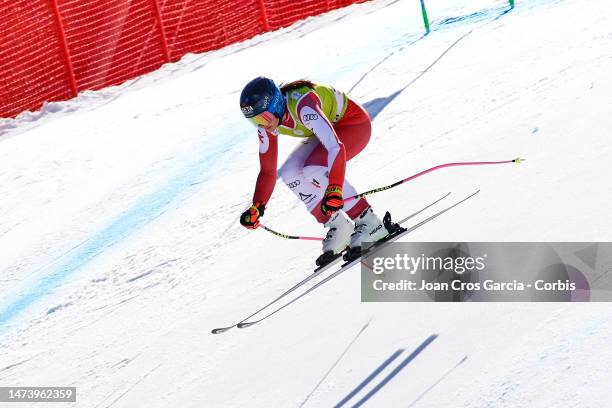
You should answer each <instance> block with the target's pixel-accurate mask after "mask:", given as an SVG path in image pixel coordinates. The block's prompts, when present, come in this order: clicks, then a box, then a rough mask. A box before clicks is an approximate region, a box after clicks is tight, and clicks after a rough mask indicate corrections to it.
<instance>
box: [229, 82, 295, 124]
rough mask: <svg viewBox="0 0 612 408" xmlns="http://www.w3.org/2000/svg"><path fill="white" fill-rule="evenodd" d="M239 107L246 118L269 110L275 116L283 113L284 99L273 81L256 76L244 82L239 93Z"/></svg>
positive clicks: (280, 115)
mask: <svg viewBox="0 0 612 408" xmlns="http://www.w3.org/2000/svg"><path fill="white" fill-rule="evenodd" d="M240 109H241V110H242V114H243V115H244V116H245V117H246V118H252V117H254V116H257V115H259V114H260V113H263V112H270V113H272V114H273V115H274V116H276V117H277V118H279V119H280V118H282V117H283V115H284V114H285V100H284V98H283V95H282V93H281V90H280V88H279V87H278V86H276V84H275V83H274V81H272V80H271V79H269V78H265V77H257V78H255V79H253V80H252V81H251V82H249V83H248V84H246V86H245V87H244V89H243V90H242V93H241V94H240Z"/></svg>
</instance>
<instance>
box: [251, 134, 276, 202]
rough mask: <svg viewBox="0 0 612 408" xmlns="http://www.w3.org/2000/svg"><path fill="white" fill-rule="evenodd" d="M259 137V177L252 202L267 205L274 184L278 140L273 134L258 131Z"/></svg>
mask: <svg viewBox="0 0 612 408" xmlns="http://www.w3.org/2000/svg"><path fill="white" fill-rule="evenodd" d="M257 136H258V137H259V166H260V169H259V176H257V184H256V185H255V193H254V194H253V202H254V203H255V202H258V201H260V202H262V203H264V204H267V203H268V200H269V199H270V197H271V196H272V192H273V191H274V185H275V184H276V162H277V159H278V139H277V136H276V135H275V134H272V133H269V132H266V130H265V129H264V128H261V127H260V128H259V129H258V135H257Z"/></svg>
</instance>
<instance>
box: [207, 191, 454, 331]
mask: <svg viewBox="0 0 612 408" xmlns="http://www.w3.org/2000/svg"><path fill="white" fill-rule="evenodd" d="M449 195H450V192H449V193H446V194H445V195H443V196H442V197H440V198H438V199H437V200H435V201H432V202H431V203H429V204H427V205H426V206H425V207H423V208H421V209H420V210H417V211H415V212H414V213H412V214H410V215H408V216H407V217H405V218H404V219H402V220H400V221H399V224H401V223H403V222H406V221H408V220H410V219H411V218H413V217H416V216H417V215H419V214H420V213H422V212H423V211H425V210H427V209H428V208H430V207H432V206H433V205H435V204H437V203H439V202H440V201H442V200H443V199H445V198H446V197H448V196H449ZM341 259H342V254H338V256H337V257H336V258H334V259H333V260H331V261H330V262H329V263H327V264H325V265H323V266H320V267H318V268H317V269H315V271H314V273H312V274H310V275H308V276H307V277H305V278H304V279H302V280H301V281H300V282H298V283H296V284H295V285H293V286H292V287H291V288H289V289H287V290H286V291H285V292H283V293H281V294H280V295H279V296H278V297H276V298H275V299H274V300H272V301H271V302H269V303H267V304H266V305H264V306H262V307H261V308H260V309H258V310H257V311H255V312H254V313H252V314H250V315H249V316H247V317H245V318H244V319H242V320H241V321H239V322H237V323H234V324H233V325H231V326H227V327H218V328H216V329H212V330H211V332H212V334H221V333H225V332H226V331H228V330H230V329H232V328H234V327H238V326H239V325H240V324H243V323H245V322H246V321H247V320H249V319H250V318H252V317H253V316H255V315H257V314H258V313H260V312H262V311H263V310H265V309H267V308H268V307H270V306H272V305H273V304H275V303H276V302H278V301H279V300H281V299H282V298H284V297H285V296H287V295H289V294H290V293H291V292H293V291H294V290H296V289H297V288H299V287H301V286H303V285H304V284H306V283H307V282H308V281H310V280H312V279H314V278H316V277H317V276H319V275H320V274H321V273H323V272H325V271H326V270H327V269H329V268H331V267H332V266H333V265H335V264H336V263H338V262H339V261H340V260H341Z"/></svg>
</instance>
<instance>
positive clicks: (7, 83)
mask: <svg viewBox="0 0 612 408" xmlns="http://www.w3.org/2000/svg"><path fill="white" fill-rule="evenodd" d="M363 1H365V0H304V1H299V2H298V1H294V0H0V17H1V18H0V117H14V116H15V115H17V114H19V113H20V112H22V111H24V110H36V109H39V108H40V107H41V105H42V104H43V102H45V101H58V100H65V99H69V98H71V97H74V96H76V94H77V93H78V92H80V91H82V90H85V89H100V88H103V87H106V86H110V85H117V84H119V83H122V82H124V81H126V80H128V79H131V78H135V77H137V76H140V75H143V74H145V73H147V72H151V71H153V70H155V69H157V68H159V67H160V66H161V65H162V64H164V63H166V62H174V61H178V60H179V59H180V58H181V57H182V56H183V55H185V54H186V53H199V52H205V51H210V50H214V49H219V48H222V47H224V46H226V45H229V44H232V43H235V42H239V41H243V40H246V39H248V38H251V37H253V36H255V35H257V34H261V33H263V32H265V31H271V30H276V29H278V28H281V27H286V26H289V25H291V24H293V23H294V22H296V21H298V20H300V19H303V18H306V17H309V16H313V15H318V14H321V13H324V12H327V11H330V10H333V9H337V8H340V7H344V6H347V5H350V4H353V3H361V2H363Z"/></svg>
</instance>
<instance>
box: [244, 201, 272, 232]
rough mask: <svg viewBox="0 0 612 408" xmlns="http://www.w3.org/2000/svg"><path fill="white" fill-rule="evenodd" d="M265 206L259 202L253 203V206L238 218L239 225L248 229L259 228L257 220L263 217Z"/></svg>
mask: <svg viewBox="0 0 612 408" xmlns="http://www.w3.org/2000/svg"><path fill="white" fill-rule="evenodd" d="M265 209H266V206H265V204H264V203H262V202H261V201H255V202H254V203H253V205H252V206H251V207H250V208H249V209H248V210H246V211H245V212H243V213H242V215H241V216H240V224H242V226H243V227H246V228H248V229H255V228H257V227H259V218H260V217H263V215H264V210H265Z"/></svg>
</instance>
